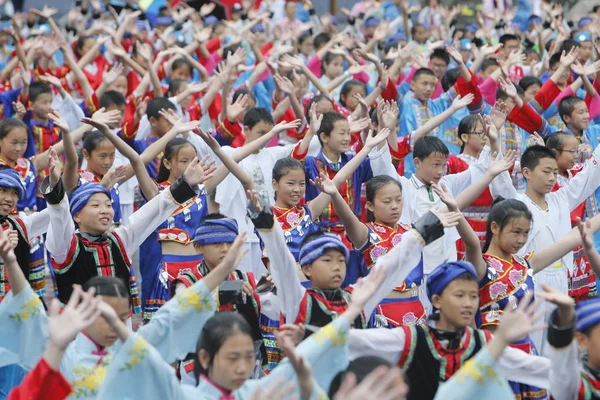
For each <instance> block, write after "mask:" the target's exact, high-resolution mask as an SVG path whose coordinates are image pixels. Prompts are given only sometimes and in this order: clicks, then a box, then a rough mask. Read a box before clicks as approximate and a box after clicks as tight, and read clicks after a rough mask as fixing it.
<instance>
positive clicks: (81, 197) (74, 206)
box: [69, 182, 111, 216]
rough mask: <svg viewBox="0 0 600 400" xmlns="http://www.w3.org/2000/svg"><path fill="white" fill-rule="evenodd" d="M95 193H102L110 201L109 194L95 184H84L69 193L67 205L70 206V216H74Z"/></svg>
mask: <svg viewBox="0 0 600 400" xmlns="http://www.w3.org/2000/svg"><path fill="white" fill-rule="evenodd" d="M96 193H104V194H105V195H107V196H108V198H109V199H110V198H111V196H110V192H109V191H108V190H107V189H105V188H103V187H102V186H100V185H98V184H97V183H89V182H88V183H84V184H83V185H80V186H79V187H78V188H77V189H75V190H73V193H71V198H70V199H69V203H70V204H71V215H72V216H75V215H77V213H78V212H79V211H81V209H82V208H83V207H85V205H86V204H87V202H88V200H89V199H90V197H92V196H93V195H94V194H96Z"/></svg>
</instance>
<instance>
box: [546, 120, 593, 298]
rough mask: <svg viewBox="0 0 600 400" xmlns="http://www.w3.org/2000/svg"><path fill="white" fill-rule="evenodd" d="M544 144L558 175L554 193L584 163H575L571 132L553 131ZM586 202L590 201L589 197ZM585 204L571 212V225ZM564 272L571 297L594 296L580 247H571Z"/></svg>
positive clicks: (575, 143)
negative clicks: (551, 153) (569, 262)
mask: <svg viewBox="0 0 600 400" xmlns="http://www.w3.org/2000/svg"><path fill="white" fill-rule="evenodd" d="M546 147H548V148H549V149H551V150H552V151H554V153H555V154H556V164H557V165H558V176H557V179H556V184H555V185H554V188H553V189H552V191H553V192H555V191H557V190H559V189H560V188H561V187H564V186H567V185H568V184H569V180H570V179H571V178H572V177H574V176H575V175H576V174H577V173H578V172H580V171H581V170H582V168H583V165H584V164H581V163H577V159H578V157H579V155H580V151H579V141H578V140H577V138H576V137H575V136H573V135H571V134H568V133H565V132H561V131H559V132H556V133H553V134H552V135H550V136H549V137H548V141H547V143H546ZM590 201H593V198H591V199H590ZM586 203H587V201H586V202H583V203H581V204H580V205H579V207H577V208H576V209H574V210H573V211H571V226H576V225H577V218H580V219H583V216H584V214H585V206H586ZM567 272H568V273H569V295H570V296H571V297H572V298H574V299H575V300H576V301H580V300H585V299H587V298H588V297H594V296H596V276H595V274H594V270H593V269H592V267H591V266H590V264H589V261H588V258H587V255H586V253H585V252H584V250H583V246H578V247H577V248H576V249H574V250H573V267H572V268H568V269H567Z"/></svg>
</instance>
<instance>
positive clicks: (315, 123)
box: [310, 103, 323, 135]
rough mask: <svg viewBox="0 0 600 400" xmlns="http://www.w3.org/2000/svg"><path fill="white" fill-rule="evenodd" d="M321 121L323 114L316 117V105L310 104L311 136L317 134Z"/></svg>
mask: <svg viewBox="0 0 600 400" xmlns="http://www.w3.org/2000/svg"><path fill="white" fill-rule="evenodd" d="M321 121H323V114H321V115H319V116H318V117H317V103H312V105H311V106H310V132H311V133H312V134H313V135H318V134H319V129H321Z"/></svg>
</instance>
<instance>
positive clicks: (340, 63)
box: [324, 56, 344, 79]
mask: <svg viewBox="0 0 600 400" xmlns="http://www.w3.org/2000/svg"><path fill="white" fill-rule="evenodd" d="M324 67H325V68H324V69H325V75H327V77H328V78H329V79H335V78H337V77H338V76H340V75H342V72H344V58H343V57H342V56H335V57H333V58H332V59H331V61H329V63H327V64H324Z"/></svg>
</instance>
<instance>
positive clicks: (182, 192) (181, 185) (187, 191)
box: [171, 175, 199, 204]
mask: <svg viewBox="0 0 600 400" xmlns="http://www.w3.org/2000/svg"><path fill="white" fill-rule="evenodd" d="M198 192H199V190H198V187H197V186H196V189H194V188H193V187H192V186H191V185H190V184H189V183H187V182H186V181H185V177H184V176H183V175H182V176H181V177H179V179H177V180H176V181H175V182H174V183H173V184H172V185H171V196H173V199H174V200H175V201H176V202H177V203H179V204H183V203H185V202H186V201H188V200H190V199H192V198H194V197H195V196H197V195H198Z"/></svg>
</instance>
